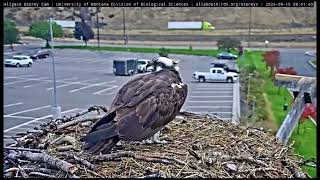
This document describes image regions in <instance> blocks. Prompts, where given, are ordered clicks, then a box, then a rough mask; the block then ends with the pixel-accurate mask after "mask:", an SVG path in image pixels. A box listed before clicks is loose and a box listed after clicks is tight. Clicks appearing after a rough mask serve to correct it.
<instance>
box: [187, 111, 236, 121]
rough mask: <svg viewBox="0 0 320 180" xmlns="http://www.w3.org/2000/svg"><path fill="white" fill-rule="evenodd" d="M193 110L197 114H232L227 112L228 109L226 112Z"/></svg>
mask: <svg viewBox="0 0 320 180" xmlns="http://www.w3.org/2000/svg"><path fill="white" fill-rule="evenodd" d="M191 112H193V113H197V114H201V113H206V114H214V115H216V114H232V112H227V111H225V112H209V111H191ZM230 119H231V117H230Z"/></svg>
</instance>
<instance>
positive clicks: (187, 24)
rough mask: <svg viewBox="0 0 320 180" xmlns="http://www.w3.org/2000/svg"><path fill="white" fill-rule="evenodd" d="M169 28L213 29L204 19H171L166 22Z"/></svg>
mask: <svg viewBox="0 0 320 180" xmlns="http://www.w3.org/2000/svg"><path fill="white" fill-rule="evenodd" d="M168 29H169V30H213V29H214V26H212V25H211V24H210V23H209V22H205V21H171V22H168Z"/></svg>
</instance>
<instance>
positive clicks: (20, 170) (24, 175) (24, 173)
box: [18, 165, 28, 178]
mask: <svg viewBox="0 0 320 180" xmlns="http://www.w3.org/2000/svg"><path fill="white" fill-rule="evenodd" d="M18 168H19V172H20V174H21V176H22V177H23V178H28V174H27V173H26V172H25V171H24V169H22V168H21V167H20V165H18Z"/></svg>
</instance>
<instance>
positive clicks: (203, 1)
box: [3, 0, 315, 7]
mask: <svg viewBox="0 0 320 180" xmlns="http://www.w3.org/2000/svg"><path fill="white" fill-rule="evenodd" d="M314 6H315V1H311V0H304V1H302V2H301V1H288V0H284V1H281V2H279V1H273V0H269V1H266V0H261V1H245V0H243V1H241V2H239V1H236V0H224V1H212V0H211V1H209V0H184V1H169V0H167V1H156V2H154V1H151V0H149V1H148V0H135V1H132V2H128V1H124V0H122V1H121V0H118V1H117V0H103V1H102V0H100V1H99V0H93V1H92V0H90V1H78V2H77V1H75V0H73V1H70V0H64V1H63V0H55V1H50V0H47V1H40V0H39V1H36V0H33V1H32V0H30V1H23V0H22V1H21V0H19V1H18V0H10V1H8V0H5V1H4V2H3V7H314Z"/></svg>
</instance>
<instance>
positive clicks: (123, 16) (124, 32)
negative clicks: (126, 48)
mask: <svg viewBox="0 0 320 180" xmlns="http://www.w3.org/2000/svg"><path fill="white" fill-rule="evenodd" d="M122 18H123V38H124V45H126V44H127V35H126V17H125V13H124V8H122Z"/></svg>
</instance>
